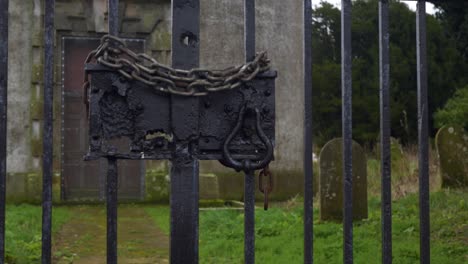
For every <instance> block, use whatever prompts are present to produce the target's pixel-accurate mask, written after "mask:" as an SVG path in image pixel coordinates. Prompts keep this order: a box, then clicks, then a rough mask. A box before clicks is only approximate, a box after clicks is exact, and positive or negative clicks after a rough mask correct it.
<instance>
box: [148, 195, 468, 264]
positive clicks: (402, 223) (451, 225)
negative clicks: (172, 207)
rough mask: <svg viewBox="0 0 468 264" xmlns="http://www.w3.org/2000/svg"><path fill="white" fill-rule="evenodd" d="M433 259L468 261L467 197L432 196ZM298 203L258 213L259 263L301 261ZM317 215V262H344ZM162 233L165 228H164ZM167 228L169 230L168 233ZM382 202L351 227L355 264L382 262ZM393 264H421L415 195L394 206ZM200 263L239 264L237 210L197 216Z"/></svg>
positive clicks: (335, 228) (338, 231)
mask: <svg viewBox="0 0 468 264" xmlns="http://www.w3.org/2000/svg"><path fill="white" fill-rule="evenodd" d="M430 205H431V260H432V262H433V263H438V264H443V263H450V264H462V263H468V193H467V192H466V191H465V192H462V191H453V190H452V191H449V190H444V191H440V192H437V193H433V194H431V201H430ZM147 211H148V212H150V214H151V215H152V216H153V217H155V216H156V218H155V221H156V223H157V224H158V225H161V223H163V225H164V226H165V227H167V226H168V219H169V218H168V210H167V208H164V207H157V208H154V207H153V208H147ZM302 216H303V210H302V204H301V203H297V204H296V206H294V207H293V208H292V209H283V208H278V207H277V208H272V209H270V210H268V211H266V212H265V211H263V210H257V211H256V222H255V224H256V226H255V228H256V245H255V247H256V248H255V252H256V260H257V262H258V263H302V254H303V253H302V252H303V230H302V228H303V223H302ZM317 216H318V212H317V211H315V217H316V219H315V224H314V257H315V262H316V263H342V227H341V224H340V223H323V222H319V221H318V220H317ZM163 229H164V228H163ZM166 230H167V229H166ZM380 239H381V222H380V203H379V201H378V200H376V199H371V201H370V203H369V218H368V219H367V220H365V221H359V222H355V224H354V257H355V262H356V263H380V262H381V254H380V251H381V250H380V247H381V242H380ZM393 255H394V263H399V264H406V263H408V264H409V263H419V216H418V197H417V196H416V195H409V196H408V197H406V198H403V199H401V200H399V201H397V202H394V203H393ZM200 263H243V214H242V213H239V212H236V211H204V212H201V213H200Z"/></svg>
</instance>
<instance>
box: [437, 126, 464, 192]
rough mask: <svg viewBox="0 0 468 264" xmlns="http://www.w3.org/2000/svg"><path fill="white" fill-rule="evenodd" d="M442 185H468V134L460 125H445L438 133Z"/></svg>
mask: <svg viewBox="0 0 468 264" xmlns="http://www.w3.org/2000/svg"><path fill="white" fill-rule="evenodd" d="M436 147H437V153H438V156H439V163H440V175H441V179H442V187H461V186H468V159H467V158H468V135H467V133H466V132H465V130H464V129H463V128H461V127H459V126H452V125H447V126H443V127H442V128H441V129H439V131H438V132H437V135H436Z"/></svg>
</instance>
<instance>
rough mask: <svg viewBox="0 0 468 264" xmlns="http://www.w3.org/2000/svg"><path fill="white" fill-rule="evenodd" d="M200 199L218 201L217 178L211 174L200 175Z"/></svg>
mask: <svg viewBox="0 0 468 264" xmlns="http://www.w3.org/2000/svg"><path fill="white" fill-rule="evenodd" d="M198 181H199V190H200V196H199V197H200V199H205V200H215V199H219V184H218V177H217V176H216V175H214V174H212V173H209V174H200V177H199V180H198Z"/></svg>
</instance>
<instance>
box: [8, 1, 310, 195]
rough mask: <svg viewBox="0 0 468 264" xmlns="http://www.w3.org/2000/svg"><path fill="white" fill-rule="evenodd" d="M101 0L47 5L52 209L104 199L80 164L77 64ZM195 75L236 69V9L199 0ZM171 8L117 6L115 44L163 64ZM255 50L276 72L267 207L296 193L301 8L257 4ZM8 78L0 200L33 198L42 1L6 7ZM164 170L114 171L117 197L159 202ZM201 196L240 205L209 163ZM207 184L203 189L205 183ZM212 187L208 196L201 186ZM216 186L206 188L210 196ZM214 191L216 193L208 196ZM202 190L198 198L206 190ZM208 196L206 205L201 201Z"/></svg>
mask: <svg viewBox="0 0 468 264" xmlns="http://www.w3.org/2000/svg"><path fill="white" fill-rule="evenodd" d="M106 2H107V1H105V0H56V15H55V28H56V34H55V86H54V200H55V201H59V200H65V201H71V200H98V199H100V198H103V196H104V192H103V187H104V175H105V174H104V171H105V169H106V167H105V166H106V163H105V162H94V163H93V162H90V163H89V162H86V163H85V162H84V161H82V156H83V154H84V152H85V151H86V133H87V131H86V123H85V122H86V114H85V106H84V104H83V103H82V102H83V91H82V89H81V85H82V81H83V79H82V78H83V60H84V58H85V57H86V55H87V53H88V52H89V51H90V50H92V49H94V48H95V47H97V45H98V43H99V38H100V37H101V36H102V35H103V34H105V33H106V32H107V3H106ZM200 3H201V14H200V21H201V25H200V26H201V36H200V42H199V45H200V53H201V58H200V66H202V67H210V68H224V67H227V66H231V65H237V64H241V63H243V59H244V40H243V37H244V28H243V27H244V25H243V0H200ZM170 5H171V1H170V0H152V1H146V0H145V1H144V0H121V1H120V18H121V21H120V37H123V38H125V39H127V41H128V43H129V46H130V47H131V48H132V49H134V50H136V51H139V52H145V53H147V54H150V55H151V56H153V57H154V58H156V59H157V60H159V61H160V62H162V63H166V64H170V53H171V6H170ZM256 5H257V11H256V18H257V26H256V30H257V44H256V45H257V50H258V51H263V50H266V51H267V52H268V54H269V57H270V58H271V60H272V65H273V68H274V69H275V70H277V71H278V79H277V81H276V89H277V91H276V111H277V112H276V116H277V122H276V131H277V132H276V149H275V161H274V162H273V163H272V168H273V172H274V174H275V182H276V183H275V190H274V193H273V198H275V197H276V198H278V199H280V198H281V199H282V198H288V197H290V196H293V195H294V194H296V193H297V192H300V191H302V182H303V180H302V153H303V105H304V101H303V80H302V79H303V78H302V77H303V73H302V50H303V32H302V28H303V27H302V2H301V1H274V2H272V1H270V0H257V1H256ZM9 14H10V22H9V37H10V38H9V67H8V69H9V77H8V96H9V97H8V159H7V170H8V177H7V196H8V199H9V200H8V201H16V202H19V201H38V200H40V197H41V190H40V186H41V163H42V159H41V155H42V146H41V141H42V135H41V131H42V100H43V99H42V93H43V82H42V79H43V77H42V76H43V59H44V58H43V43H42V42H43V24H42V19H43V0H11V1H10V9H9ZM167 167H168V162H153V161H147V162H140V161H134V162H133V163H132V162H123V163H122V165H121V168H120V170H121V173H120V178H119V181H120V189H119V192H120V197H121V198H127V199H145V200H167V195H168V191H167V184H168V183H167V181H168V176H167ZM201 173H202V176H203V177H202V181H203V182H202V183H201V185H200V186H201V189H202V190H201V192H202V195H205V194H206V195H207V196H208V197H209V198H222V199H240V198H242V192H243V189H242V186H243V177H242V176H241V175H239V174H237V173H235V172H233V171H232V170H230V169H225V168H224V167H222V166H221V165H219V164H218V162H215V161H209V162H207V161H204V162H202V163H201ZM204 182H206V184H205V183H204ZM208 186H211V187H208ZM213 186H215V187H213ZM216 187H217V188H218V190H217V191H216V192H213V191H212V188H216ZM204 189H207V190H206V191H205V190H204ZM213 193H215V194H216V195H215V196H210V194H213Z"/></svg>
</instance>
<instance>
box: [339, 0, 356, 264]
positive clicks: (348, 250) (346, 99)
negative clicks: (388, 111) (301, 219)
mask: <svg viewBox="0 0 468 264" xmlns="http://www.w3.org/2000/svg"><path fill="white" fill-rule="evenodd" d="M351 58H352V54H351V0H342V1H341V83H342V119H341V122H342V129H343V132H342V134H343V135H342V137H343V194H344V195H343V205H344V207H343V263H346V264H351V263H353V173H352V171H353V167H352V165H353V163H352V161H353V159H352V135H353V130H352V124H353V123H352V107H351V106H352V99H351V97H352V71H351V64H352V59H351Z"/></svg>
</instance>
